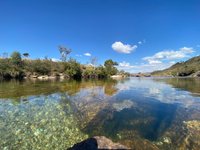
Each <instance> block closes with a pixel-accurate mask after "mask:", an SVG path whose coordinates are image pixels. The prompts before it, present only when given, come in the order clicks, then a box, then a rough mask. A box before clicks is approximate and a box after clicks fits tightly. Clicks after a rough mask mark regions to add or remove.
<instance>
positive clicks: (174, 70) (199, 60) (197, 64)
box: [151, 56, 200, 77]
mask: <svg viewBox="0 0 200 150" xmlns="http://www.w3.org/2000/svg"><path fill="white" fill-rule="evenodd" d="M199 71H200V56H197V57H193V58H191V59H189V60H187V61H185V62H178V63H176V64H174V65H173V66H171V67H170V68H167V69H165V70H161V71H154V72H152V73H151V75H155V76H192V77H193V76H194V77H195V76H200V72H199Z"/></svg>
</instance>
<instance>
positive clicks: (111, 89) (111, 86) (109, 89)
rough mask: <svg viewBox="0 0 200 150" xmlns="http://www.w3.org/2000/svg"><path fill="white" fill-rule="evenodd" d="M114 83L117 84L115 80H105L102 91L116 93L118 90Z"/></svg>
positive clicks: (110, 94) (110, 93) (109, 93)
mask: <svg viewBox="0 0 200 150" xmlns="http://www.w3.org/2000/svg"><path fill="white" fill-rule="evenodd" d="M116 84H117V81H116V80H109V81H108V82H105V85H104V93H105V94H107V95H109V96H112V95H114V94H116V93H117V91H118V89H117V88H116V87H115V85H116Z"/></svg>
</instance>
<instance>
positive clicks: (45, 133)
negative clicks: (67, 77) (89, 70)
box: [0, 78, 200, 150]
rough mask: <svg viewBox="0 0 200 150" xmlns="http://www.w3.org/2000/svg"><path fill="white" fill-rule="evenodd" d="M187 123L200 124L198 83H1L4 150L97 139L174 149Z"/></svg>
mask: <svg viewBox="0 0 200 150" xmlns="http://www.w3.org/2000/svg"><path fill="white" fill-rule="evenodd" d="M191 120H197V121H200V80H199V79H193V78H127V79H123V80H118V81H116V80H92V81H91V80H89V81H29V80H26V81H21V82H19V81H9V82H0V137H1V138H0V149H5V150H6V149H8V150H10V149H17V150H18V149H44V150H45V149H48V150H49V149H52V150H53V149H58V150H62V149H66V148H68V147H70V146H72V145H73V144H75V143H77V142H80V141H82V140H84V139H86V138H88V137H92V136H95V135H103V136H106V137H108V138H110V139H112V140H113V141H115V142H119V143H122V144H124V145H126V146H128V147H131V148H139V147H140V148H141V145H143V148H144V149H157V148H159V149H177V148H182V147H184V145H185V142H186V141H185V139H186V138H187V136H188V134H190V133H188V130H186V129H185V128H186V126H185V122H187V121H191ZM192 137H193V136H192ZM194 137H195V138H196V136H194ZM190 140H192V139H190ZM194 140H196V139H194ZM195 144H196V145H195ZM189 146H191V147H195V146H197V147H198V142H197V143H195V142H193V145H189Z"/></svg>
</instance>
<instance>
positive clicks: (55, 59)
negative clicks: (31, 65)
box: [51, 58, 60, 62]
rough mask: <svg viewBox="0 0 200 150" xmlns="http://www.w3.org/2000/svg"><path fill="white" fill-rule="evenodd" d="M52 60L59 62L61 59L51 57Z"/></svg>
mask: <svg viewBox="0 0 200 150" xmlns="http://www.w3.org/2000/svg"><path fill="white" fill-rule="evenodd" d="M51 60H52V61H53V62H59V61H60V59H57V58H51Z"/></svg>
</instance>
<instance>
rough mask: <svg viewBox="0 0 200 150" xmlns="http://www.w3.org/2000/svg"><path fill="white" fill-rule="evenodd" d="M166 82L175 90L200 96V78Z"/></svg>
mask: <svg viewBox="0 0 200 150" xmlns="http://www.w3.org/2000/svg"><path fill="white" fill-rule="evenodd" d="M158 81H164V82H165V83H167V84H170V85H172V86H173V87H175V88H180V89H183V90H187V91H189V92H192V93H198V94H200V80H199V79H198V78H168V79H166V80H158Z"/></svg>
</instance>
